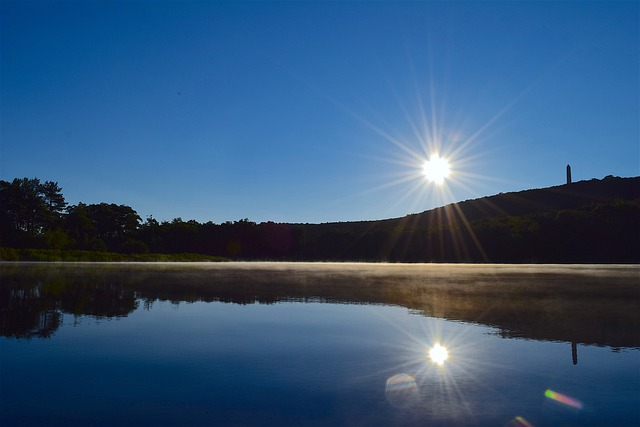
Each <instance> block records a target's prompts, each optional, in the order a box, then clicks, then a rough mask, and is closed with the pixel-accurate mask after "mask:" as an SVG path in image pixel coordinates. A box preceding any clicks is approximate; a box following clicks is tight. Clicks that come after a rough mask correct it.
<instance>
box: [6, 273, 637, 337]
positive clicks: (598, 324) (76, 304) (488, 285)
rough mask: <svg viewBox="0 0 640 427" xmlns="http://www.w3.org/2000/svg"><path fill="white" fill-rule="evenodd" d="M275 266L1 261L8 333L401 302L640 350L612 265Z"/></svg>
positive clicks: (628, 294) (623, 283) (629, 276)
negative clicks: (222, 311) (188, 305)
mask: <svg viewBox="0 0 640 427" xmlns="http://www.w3.org/2000/svg"><path fill="white" fill-rule="evenodd" d="M274 265H276V266H278V267H273V265H272V266H270V267H269V266H267V267H264V266H263V267H260V266H259V265H258V264H257V265H251V266H250V267H249V268H246V266H245V268H229V267H224V266H222V267H197V266H188V267H181V266H171V265H116V266H108V265H100V266H98V265H91V266H84V267H80V266H77V265H76V266H66V267H61V266H60V267H51V266H41V267H36V266H22V267H19V266H8V265H5V266H0V277H1V278H2V280H1V281H0V292H2V294H1V295H0V296H2V298H1V299H0V301H1V302H0V309H1V312H0V316H2V319H0V320H1V321H0V326H1V328H2V329H1V330H0V334H1V335H4V336H11V337H28V336H33V337H39V336H50V335H51V334H52V333H53V331H55V329H56V328H57V327H59V326H60V322H61V313H69V314H74V315H77V316H81V315H89V316H95V317H114V316H127V315H128V314H129V313H131V312H132V311H133V310H135V309H136V308H137V307H138V304H139V302H142V304H143V306H144V307H145V308H146V309H150V308H151V305H152V304H153V302H154V301H156V300H162V301H171V302H173V303H180V302H196V301H205V302H213V301H219V302H227V303H235V304H255V303H260V304H273V303H278V302H288V301H300V302H308V301H312V302H330V303H349V304H383V305H397V306H402V307H406V308H409V309H412V310H415V311H416V312H418V313H421V314H424V315H427V316H431V317H438V318H443V319H450V320H459V321H464V322H472V323H479V324H484V325H488V326H492V327H496V328H498V331H499V334H500V335H501V336H503V337H509V338H529V339H536V340H554V341H565V342H571V343H578V344H596V345H607V346H611V347H640V336H638V335H637V333H636V331H637V329H638V327H639V326H640V300H639V298H638V292H637V274H636V272H637V270H635V271H634V270H628V269H627V270H625V269H622V268H617V269H616V268H614V267H606V268H608V269H609V271H608V272H606V274H595V273H594V274H592V273H589V272H588V271H587V272H584V273H583V274H581V273H580V272H581V270H578V269H573V270H571V269H569V270H566V271H564V272H557V271H555V272H552V271H547V270H545V269H544V268H539V269H538V270H536V271H535V273H531V270H530V269H529V270H528V271H524V269H520V270H518V268H517V267H515V268H512V269H511V270H509V271H505V270H502V271H499V270H490V269H484V270H483V269H482V267H477V266H476V267H468V268H464V267H459V266H458V267H455V266H453V265H450V266H440V267H434V266H432V267H422V268H419V267H407V266H406V265H405V266H402V265H396V266H395V267H379V268H378V267H376V268H371V269H369V270H364V269H363V268H362V267H358V266H357V264H352V265H351V266H349V265H344V266H340V265H338V266H336V265H334V266H333V267H331V266H322V267H313V268H311V267H308V268H307V269H305V267H301V266H294V265H289V267H282V266H281V265H278V264H274ZM285 265H286V264H285ZM603 268H604V267H603ZM606 268H605V269H606ZM56 316H57V317H56Z"/></svg>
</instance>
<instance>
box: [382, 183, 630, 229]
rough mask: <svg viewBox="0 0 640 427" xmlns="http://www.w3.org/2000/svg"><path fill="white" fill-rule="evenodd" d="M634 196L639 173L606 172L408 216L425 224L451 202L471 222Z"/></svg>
mask: <svg viewBox="0 0 640 427" xmlns="http://www.w3.org/2000/svg"><path fill="white" fill-rule="evenodd" d="M636 199H640V177H633V178H619V177H613V176H609V177H606V178H604V179H601V180H599V179H595V178H594V179H591V180H585V181H578V182H574V183H571V184H563V185H557V186H554V187H547V188H538V189H531V190H522V191H517V192H510V193H500V194H496V195H493V196H488V197H481V198H478V199H471V200H466V201H463V202H459V203H452V204H449V205H447V206H443V207H439V208H435V209H431V210H428V211H425V212H422V213H418V214H413V215H408V216H409V217H411V216H416V217H417V222H418V226H425V225H428V224H432V223H433V221H432V220H431V217H432V216H433V215H438V214H440V213H442V214H444V213H445V212H447V211H450V210H451V209H453V206H454V205H455V206H457V208H456V211H457V212H458V213H459V214H462V215H463V216H464V218H465V219H466V220H467V221H469V222H473V221H478V220H480V219H488V218H494V217H500V216H521V215H528V214H537V213H545V212H557V211H561V210H565V209H578V208H581V207H586V206H589V205H593V204H596V203H603V202H612V201H615V200H636ZM443 216H446V214H445V215H443ZM392 221H393V220H392Z"/></svg>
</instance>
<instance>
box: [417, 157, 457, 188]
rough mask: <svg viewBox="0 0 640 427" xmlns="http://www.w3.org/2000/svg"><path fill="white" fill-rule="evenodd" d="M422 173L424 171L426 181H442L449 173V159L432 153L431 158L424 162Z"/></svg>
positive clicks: (438, 182) (436, 182)
mask: <svg viewBox="0 0 640 427" xmlns="http://www.w3.org/2000/svg"><path fill="white" fill-rule="evenodd" d="M422 173H424V176H425V178H427V180H428V181H430V182H433V183H435V184H438V185H440V184H442V183H444V180H445V178H448V177H449V174H450V173H451V167H450V166H449V160H447V159H444V158H442V157H440V156H439V155H438V154H432V155H431V158H430V159H429V160H427V161H426V162H424V166H423V167H422Z"/></svg>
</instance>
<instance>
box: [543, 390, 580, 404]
mask: <svg viewBox="0 0 640 427" xmlns="http://www.w3.org/2000/svg"><path fill="white" fill-rule="evenodd" d="M544 395H545V396H546V397H548V398H549V399H552V400H555V401H556V402H559V403H562V404H564V405H567V406H571V407H572V408H575V409H582V402H580V401H579V400H577V399H574V398H573V397H569V396H567V395H564V394H561V393H558V392H556V391H553V390H549V389H547V390H546V391H545V392H544Z"/></svg>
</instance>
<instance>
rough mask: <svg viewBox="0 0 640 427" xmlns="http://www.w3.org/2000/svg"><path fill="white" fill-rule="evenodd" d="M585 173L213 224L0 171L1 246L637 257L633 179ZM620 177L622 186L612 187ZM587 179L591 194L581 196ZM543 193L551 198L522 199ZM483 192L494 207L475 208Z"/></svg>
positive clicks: (290, 255)
mask: <svg viewBox="0 0 640 427" xmlns="http://www.w3.org/2000/svg"><path fill="white" fill-rule="evenodd" d="M592 181H594V182H589V181H584V182H582V184H579V186H578V187H575V188H578V189H579V190H580V191H578V192H577V193H576V192H575V191H574V192H573V193H575V194H578V195H579V196H580V198H578V196H575V197H574V199H575V200H576V201H575V202H572V203H573V204H567V202H566V201H567V200H572V199H571V197H570V194H573V193H570V192H567V191H569V190H568V189H564V190H563V191H565V192H566V194H564V193H561V192H558V190H557V189H555V190H554V189H542V190H528V191H527V192H523V193H526V194H524V195H520V196H518V197H519V198H520V199H519V200H520V201H519V203H518V205H517V206H524V207H526V209H525V208H522V209H516V207H514V206H516V205H507V204H505V203H506V201H508V200H514V198H515V196H514V194H516V195H517V193H512V194H508V195H499V196H492V197H490V198H485V199H479V200H477V201H467V202H462V203H460V204H453V205H447V206H445V207H442V208H438V209H434V210H432V211H427V212H424V213H422V214H414V215H408V216H406V217H404V218H396V219H390V220H383V221H362V222H344V223H326V224H282V223H274V222H263V223H259V224H258V223H255V222H252V221H249V220H248V219H241V220H239V221H234V222H230V221H229V222H225V223H222V224H215V223H213V222H206V223H199V222H197V221H194V220H190V221H184V220H182V219H181V218H175V219H173V220H171V221H162V222H159V221H157V220H156V219H154V218H153V217H148V218H146V219H145V220H144V221H143V220H142V219H141V218H140V216H139V215H138V214H137V212H136V211H135V210H134V209H133V208H131V207H129V206H126V205H117V204H113V203H98V204H84V203H78V204H77V205H68V204H67V202H66V201H65V198H64V195H63V194H62V188H61V187H60V186H59V185H58V183H57V182H53V181H45V182H44V183H43V182H41V181H40V180H39V179H37V178H22V179H18V178H16V179H14V180H13V181H12V182H8V181H0V246H2V247H9V248H38V249H58V250H65V249H66V250H70V249H74V250H88V251H100V252H115V253H123V254H138V253H141V254H144V253H161V254H179V253H195V254H204V255H211V256H220V257H225V258H228V259H238V260H294V261H311V260H313V261H376V262H377V261H391V262H634V263H637V262H640V220H639V219H640V194H638V193H640V180H639V179H638V178H634V179H631V181H629V179H627V178H615V177H610V178H608V179H605V180H592ZM572 185H573V184H572ZM621 186H623V187H624V188H625V192H623V193H620V192H616V188H618V187H621ZM589 188H597V194H598V197H591V198H589V197H586V196H585V194H588V193H589ZM627 188H631V191H629V190H628V189H627ZM594 191H595V190H594ZM529 193H530V194H529ZM602 194H613V195H615V197H613V196H612V197H610V198H607V197H603V196H602ZM551 196H553V200H556V199H558V200H559V202H555V201H554V203H553V204H547V205H544V208H537V209H534V208H532V207H531V206H533V202H532V200H547V199H549V197H551ZM523 198H527V200H525V201H522V199H523ZM516 199H517V198H516ZM488 200H490V201H491V203H492V204H493V205H496V206H497V205H500V206H502V208H501V209H500V210H499V211H498V210H496V211H495V212H492V213H486V214H480V213H479V212H481V209H480V208H481V207H482V203H483V202H484V203H487V201H488ZM563 203H564V204H563ZM567 207H568V208H567ZM505 209H507V210H506V212H505ZM509 211H517V214H515V215H510V214H509V213H508V212H509ZM465 212H466V214H465ZM482 212H484V211H482ZM526 212H531V213H526Z"/></svg>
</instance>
